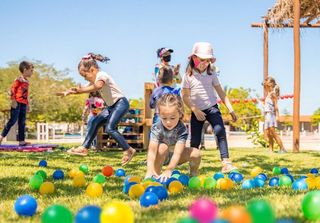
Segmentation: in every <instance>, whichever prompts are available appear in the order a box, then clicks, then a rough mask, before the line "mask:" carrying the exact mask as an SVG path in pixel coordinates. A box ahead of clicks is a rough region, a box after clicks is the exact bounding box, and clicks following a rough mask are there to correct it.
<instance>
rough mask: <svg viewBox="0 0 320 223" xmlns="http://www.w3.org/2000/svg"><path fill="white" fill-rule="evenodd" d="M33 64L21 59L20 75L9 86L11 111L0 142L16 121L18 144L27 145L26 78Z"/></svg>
mask: <svg viewBox="0 0 320 223" xmlns="http://www.w3.org/2000/svg"><path fill="white" fill-rule="evenodd" d="M33 68H34V67H33V64H32V63H30V62H27V61H22V62H21V63H20V65H19V71H20V72H21V75H20V76H19V77H18V78H17V79H15V81H14V82H13V84H12V86H11V111H10V119H9V121H8V123H7V124H6V125H5V127H4V129H3V131H2V133H1V136H0V144H1V142H2V140H3V138H4V137H6V136H7V134H8V133H9V131H10V129H11V127H12V126H13V125H14V124H15V123H16V122H17V121H18V141H19V145H20V146H25V145H29V144H30V143H29V142H26V141H25V127H26V114H27V112H28V110H29V108H28V105H29V101H28V95H29V81H28V78H29V77H31V76H32V74H33Z"/></svg>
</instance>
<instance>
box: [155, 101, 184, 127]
mask: <svg viewBox="0 0 320 223" xmlns="http://www.w3.org/2000/svg"><path fill="white" fill-rule="evenodd" d="M159 115H160V119H161V122H162V124H163V126H164V127H165V128H166V129H168V130H171V129H174V128H175V127H176V126H177V124H178V122H179V120H180V114H179V112H178V109H177V107H176V106H159Z"/></svg>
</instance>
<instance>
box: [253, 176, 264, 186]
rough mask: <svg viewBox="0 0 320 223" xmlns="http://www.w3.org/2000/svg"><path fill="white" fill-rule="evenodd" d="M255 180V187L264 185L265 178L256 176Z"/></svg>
mask: <svg viewBox="0 0 320 223" xmlns="http://www.w3.org/2000/svg"><path fill="white" fill-rule="evenodd" d="M253 181H254V186H255V187H264V180H263V179H261V178H258V177H256V178H254V180H253Z"/></svg>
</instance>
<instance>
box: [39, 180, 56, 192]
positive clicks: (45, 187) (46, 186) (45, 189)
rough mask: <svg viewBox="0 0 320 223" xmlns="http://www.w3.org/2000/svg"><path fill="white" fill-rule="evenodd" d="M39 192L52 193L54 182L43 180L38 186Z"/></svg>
mask: <svg viewBox="0 0 320 223" xmlns="http://www.w3.org/2000/svg"><path fill="white" fill-rule="evenodd" d="M39 192H40V194H52V193H53V192H54V184H53V183H51V182H44V183H43V184H41V186H40V188H39Z"/></svg>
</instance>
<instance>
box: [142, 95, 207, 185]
mask: <svg viewBox="0 0 320 223" xmlns="http://www.w3.org/2000/svg"><path fill="white" fill-rule="evenodd" d="M157 108H158V109H159V115H160V120H161V121H160V122H157V123H155V124H153V126H152V128H151V136H150V143H149V149H148V156H147V173H146V176H145V177H146V178H149V177H152V176H154V177H156V178H159V179H160V181H161V182H163V181H166V180H167V179H168V178H170V177H171V174H172V171H173V170H174V169H175V168H176V166H177V165H180V164H182V163H185V162H189V165H190V175H191V176H196V175H197V174H198V168H199V165H200V161H201V157H200V151H199V150H198V149H195V148H187V147H185V146H186V140H187V138H188V130H187V128H186V127H185V125H184V124H183V121H182V119H183V103H182V100H181V98H180V97H179V96H178V95H174V94H164V95H162V97H161V98H159V100H158V102H157ZM165 161H167V162H166V163H168V166H167V168H166V170H165V171H164V172H163V173H162V174H161V168H162V166H163V165H164V163H165Z"/></svg>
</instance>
